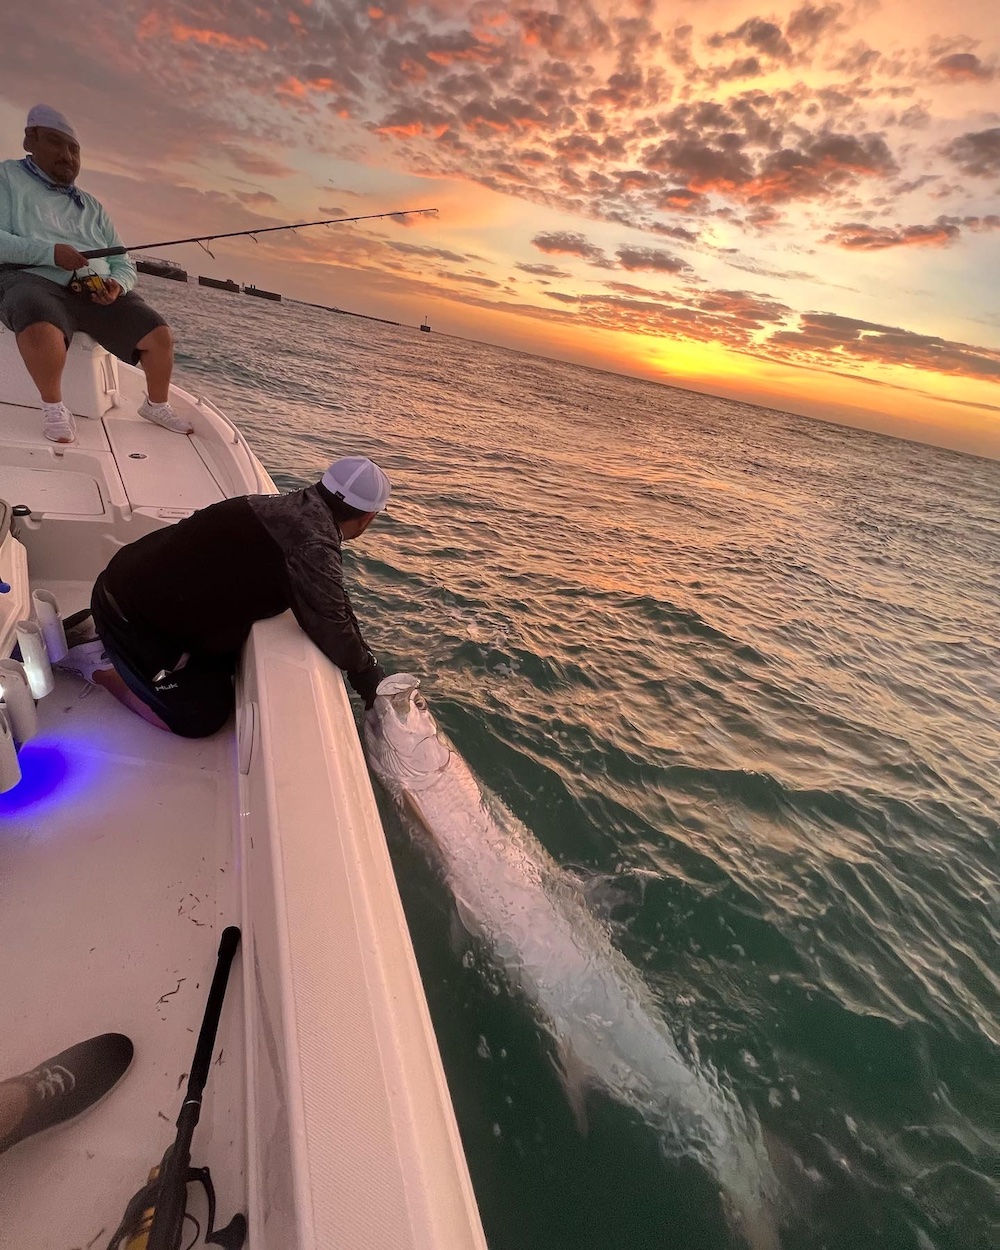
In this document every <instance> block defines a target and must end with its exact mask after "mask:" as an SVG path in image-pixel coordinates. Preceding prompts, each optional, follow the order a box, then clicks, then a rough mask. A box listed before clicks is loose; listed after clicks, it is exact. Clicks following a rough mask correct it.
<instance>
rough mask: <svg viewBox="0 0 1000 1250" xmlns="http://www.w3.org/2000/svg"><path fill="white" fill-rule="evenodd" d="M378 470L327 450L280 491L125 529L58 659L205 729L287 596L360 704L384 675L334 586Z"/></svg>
mask: <svg viewBox="0 0 1000 1250" xmlns="http://www.w3.org/2000/svg"><path fill="white" fill-rule="evenodd" d="M389 491H390V485H389V479H388V477H387V476H386V475H385V473H383V471H382V470H381V469H380V468H379V467H378V465H376V464H373V463H372V462H371V461H370V460H367V459H365V457H363V456H346V457H344V458H342V459H340V460H336V461H334V463H333V464H332V465H330V467H329V469H327V471H326V472H325V473H324V474H323V478H322V480H321V481H319V482H317V483H316V484H315V485H313V486H307V487H305V488H304V489H303V490H297V491H292V492H291V493H289V494H287V495H246V496H243V497H241V498H237V499H224V500H223V501H222V502H221V503H214V504H210V505H209V506H208V507H207V508H200V509H199V510H198V511H197V512H195V513H192V515H191V516H189V517H187V518H185V519H184V520H183V521H178V522H177V524H176V525H168V526H166V527H165V528H163V529H158V530H154V531H153V533H151V534H147V535H145V536H144V537H143V538H138V539H136V541H135V542H133V543H129V544H128V545H127V546H126V547H122V549H121V550H120V551H119V552H118V553H117V554H116V555H115V556H114V557H113V558H112V560H111V563H110V564H109V565H108V567H107V568H106V569H105V570H104V572H103V573H102V574H101V575H100V577H99V578H98V579H97V582H96V584H95V586H94V593H93V596H92V598H91V612H92V622H91V621H88V620H87V619H86V618H85V619H84V620H83V621H79V622H74V621H73V620H72V618H70V620H68V621H67V622H66V624H67V638H68V640H69V641H70V642H72V641H74V638H75V637H76V636H77V633H78V632H79V631H80V630H85V629H86V627H87V625H88V624H90V625H91V630H90V633H91V635H92V634H93V633H95V632H96V634H97V635H98V637H97V639H96V640H93V641H90V642H79V643H77V645H76V646H73V647H71V649H70V651H69V654H68V655H67V656H66V658H65V659H63V660H61V661H59V665H58V667H60V668H68V669H71V670H72V671H74V672H76V673H79V675H80V676H81V677H84V678H85V679H86V680H87V681H90V682H91V683H93V684H94V685H96V686H102V687H103V688H104V689H105V690H107V691H108V692H109V694H112V695H114V696H115V698H116V699H118V700H119V702H121V703H124V704H125V706H126V707H128V708H130V709H131V710H132V711H133V712H136V713H137V714H138V715H139V716H141V717H142V718H143V719H144V720H147V721H149V722H150V724H153V725H156V726H157V727H158V728H160V729H166V730H169V731H170V732H172V733H175V734H179V735H181V736H182V737H185V738H204V737H207V736H208V735H209V734H213V733H215V731H216V730H217V729H221V727H222V726H223V725H224V724H225V723H226V721H227V720H228V719H229V716H230V714H231V713H232V710H233V705H234V701H235V700H234V694H233V674H234V673H235V671H236V666H237V664H238V663H239V658H240V652H241V651H242V649H243V644H244V643H245V642H246V640H247V636H248V635H249V633H250V630H251V628H252V626H253V624H254V622H255V621H259V620H263V619H264V618H266V617H270V616H277V615H278V613H279V612H284V611H285V610H286V609H287V608H291V610H292V612H293V613H294V614H295V619H296V620H297V621H298V623H299V624H300V625H301V627H302V628H303V629H304V630H305V632H306V633H307V634H308V635H309V637H310V638H311V639H312V640H313V642H315V644H316V645H317V646H318V647H319V649H320V650H321V651H322V652H323V653H324V654H325V655H326V656H327V657H328V658H329V659H330V660H332V661H333V663H334V664H336V665H337V666H338V667H339V668H342V669H344V670H345V671H346V673H347V679H348V681H350V683H351V685H352V686H353V687H354V689H355V690H356V691H357V692H358V694H359V695H360V696H361V698H362V699H363V700H364V702H365V706H366V707H371V706H372V705H373V703H374V701H375V690H376V688H377V686H378V684H379V682H380V681H382V679H383V678H384V677H385V672H384V670H383V669H382V667H381V665H379V664H378V663H377V661H376V660H375V657H374V655H373V654H372V652H371V650H370V648H369V647H368V645H367V643H366V642H365V640H364V638H363V637H362V634H361V630H360V628H359V627H358V622H357V620H356V618H355V616H354V612H353V610H352V608H351V603H350V600H349V598H348V596H347V592H346V590H345V589H344V579H343V566H342V562H341V546H342V544H343V543H344V542H345V541H347V540H349V539H352V538H359V537H360V536H361V535H362V534H363V533H364V532H365V530H366V529H367V528H368V526H369V525H370V524H371V522H372V521H373V520H374V519H375V517H376V516H377V515H378V514H379V513H380V512H382V511H384V509H385V506H386V504H387V503H388V502H389Z"/></svg>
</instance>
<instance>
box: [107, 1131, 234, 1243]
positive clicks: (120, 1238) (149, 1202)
mask: <svg viewBox="0 0 1000 1250" xmlns="http://www.w3.org/2000/svg"><path fill="white" fill-rule="evenodd" d="M170 1149H173V1147H171V1148H170ZM170 1149H168V1151H167V1154H166V1155H164V1157H163V1163H161V1164H157V1166H156V1167H154V1168H152V1169H151V1170H150V1173H149V1180H148V1181H147V1182H146V1184H145V1185H143V1187H142V1189H140V1190H139V1191H138V1193H136V1194H133V1196H132V1198H131V1199H130V1200H129V1204H128V1206H127V1207H126V1208H125V1214H124V1215H123V1216H122V1222H121V1223H120V1224H119V1225H118V1228H117V1229H116V1230H115V1235H114V1236H113V1237H112V1238H111V1240H110V1241H109V1242H108V1248H107V1250H119V1248H120V1250H154V1248H153V1247H151V1245H150V1241H149V1234H150V1231H151V1230H152V1227H153V1213H154V1212H155V1210H156V1204H157V1203H158V1202H159V1201H161V1192H160V1187H161V1184H160V1183H161V1177H162V1175H163V1173H164V1172H165V1171H166V1165H167V1156H169V1154H170ZM192 1181H193V1182H195V1183H196V1184H198V1185H200V1186H201V1187H202V1189H204V1191H205V1197H206V1198H207V1199H208V1228H207V1230H206V1232H205V1244H206V1245H210V1246H221V1247H222V1250H242V1246H243V1245H244V1243H245V1242H246V1238H247V1220H246V1216H245V1215H243V1214H242V1213H237V1214H236V1215H234V1216H233V1218H232V1219H231V1220H230V1221H229V1223H228V1224H227V1225H226V1226H225V1228H219V1229H217V1228H216V1227H215V1186H214V1185H213V1184H212V1177H211V1174H210V1173H209V1170H208V1168H193V1167H189V1168H188V1169H187V1177H186V1180H185V1187H186V1186H187V1185H190V1184H191V1183H192ZM184 1218H185V1219H186V1220H191V1221H192V1222H193V1224H194V1226H195V1239H196V1240H197V1238H198V1236H199V1235H200V1233H201V1227H200V1225H199V1223H198V1221H197V1220H196V1219H195V1217H194V1216H193V1215H191V1214H188V1213H185V1216H184ZM180 1244H181V1243H180V1241H178V1242H177V1245H176V1246H171V1247H169V1250H179V1247H180Z"/></svg>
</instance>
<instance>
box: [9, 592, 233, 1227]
mask: <svg viewBox="0 0 1000 1250" xmlns="http://www.w3.org/2000/svg"><path fill="white" fill-rule="evenodd" d="M65 589H66V590H67V591H69V590H70V588H68V587H67V588H65ZM38 710H39V719H40V732H39V734H38V736H37V737H36V738H35V739H34V740H33V741H32V742H31V743H29V744H28V745H27V746H26V747H25V748H24V749H23V751H22V755H21V763H22V770H23V773H24V780H23V781H22V783H21V785H19V786H18V787H17V788H16V790H14V791H12V792H10V793H9V794H6V795H0V949H2V950H3V952H4V961H3V964H4V973H3V984H2V986H0V994H2V999H3V1005H4V1011H3V1019H2V1022H0V1079H2V1078H3V1077H6V1076H9V1075H15V1074H17V1073H20V1072H22V1071H25V1070H27V1069H29V1068H31V1067H33V1066H34V1065H36V1064H37V1063H39V1062H40V1061H42V1060H44V1059H47V1058H48V1057H50V1056H52V1055H54V1054H56V1053H57V1052H59V1051H61V1050H63V1049H64V1048H65V1047H67V1046H69V1045H72V1044H73V1043H75V1042H78V1041H82V1040H83V1039H84V1038H87V1037H90V1036H93V1035H95V1034H99V1033H103V1032H122V1033H125V1034H127V1035H128V1036H129V1037H130V1038H131V1039H132V1041H133V1042H134V1044H135V1058H134V1060H133V1064H132V1067H131V1068H130V1070H129V1072H128V1073H127V1074H126V1076H125V1078H124V1079H123V1080H122V1081H121V1082H120V1084H119V1085H118V1086H117V1087H116V1088H115V1089H114V1090H112V1092H111V1093H110V1095H109V1096H108V1097H107V1098H106V1099H105V1100H104V1101H103V1102H102V1103H100V1104H99V1105H98V1106H97V1107H95V1108H94V1109H93V1110H91V1111H88V1112H86V1113H85V1114H84V1115H82V1116H80V1117H79V1118H78V1119H77V1120H75V1121H72V1122H71V1123H69V1124H67V1125H65V1126H60V1127H57V1128H55V1129H53V1130H51V1131H50V1132H48V1133H45V1134H42V1135H41V1136H39V1137H37V1138H34V1139H29V1140H28V1141H25V1142H24V1143H22V1144H20V1145H18V1146H16V1147H14V1148H13V1149H12V1150H10V1151H9V1152H7V1153H6V1154H4V1155H2V1156H0V1245H2V1246H3V1247H5V1248H7V1247H9V1248H10V1250H14V1248H17V1250H22V1248H23V1250H28V1248H29V1247H30V1248H31V1250H50V1248H51V1250H71V1248H72V1247H81V1248H82V1247H86V1246H89V1245H90V1244H91V1243H92V1242H93V1245H95V1246H104V1245H106V1244H107V1239H108V1238H109V1237H110V1236H111V1234H112V1232H113V1231H114V1229H115V1227H116V1226H117V1223H118V1220H119V1219H120V1218H121V1215H122V1213H123V1211H124V1207H125V1204H126V1202H127V1201H128V1199H129V1197H130V1196H131V1195H132V1193H133V1192H134V1191H135V1190H136V1189H138V1188H139V1187H140V1186H141V1184H142V1183H143V1182H144V1180H145V1178H146V1175H147V1172H148V1169H149V1167H150V1166H151V1165H152V1164H154V1163H156V1162H158V1161H159V1159H160V1157H161V1155H162V1153H163V1151H164V1149H165V1148H166V1146H167V1145H168V1144H169V1142H170V1141H171V1140H172V1137H173V1125H174V1121H175V1120H176V1117H177V1113H178V1110H179V1108H180V1103H181V1098H182V1096H183V1085H182V1084H181V1078H182V1076H183V1075H184V1074H186V1073H187V1072H188V1070H189V1068H190V1063H191V1058H192V1056H193V1053H194V1045H195V1040H196V1037H197V1032H198V1028H199V1026H200V1022H201V1015H202V1012H203V1010H204V1004H205V997H206V994H207V991H208V984H209V982H210V980H211V974H212V971H213V968H214V964H215V955H216V951H217V948H218V942H219V935H220V933H221V931H222V929H223V928H224V927H225V925H226V924H227V923H230V922H231V921H232V920H233V919H234V918H236V917H238V892H239V885H238V869H237V866H236V865H235V864H234V863H233V841H234V831H233V819H234V793H235V782H234V773H235V745H234V742H233V733H232V728H231V727H230V728H228V729H226V730H223V731H222V732H221V733H219V734H217V735H216V736H215V737H213V738H210V739H206V740H202V741H187V740H184V739H178V738H174V737H172V736H171V735H169V734H165V733H162V732H161V731H159V730H157V729H154V728H153V727H152V726H149V725H146V724H145V723H144V722H143V721H141V720H140V719H139V718H138V717H136V716H134V715H133V714H132V713H130V712H128V711H127V710H126V709H124V708H122V707H120V706H119V705H118V704H117V703H116V702H115V701H114V700H113V699H112V698H111V697H110V696H109V695H107V694H106V692H104V691H103V690H99V689H97V688H95V687H90V686H87V685H85V684H84V682H83V681H82V680H80V679H79V678H77V677H75V676H71V675H68V674H60V675H58V677H57V684H56V689H55V691H54V692H53V693H52V694H51V695H49V696H48V697H47V698H45V699H43V700H42V701H41V703H40V704H39V708H38ZM241 1020H242V1006H241V994H240V977H239V974H238V971H237V970H234V974H233V976H232V978H231V981H230V988H229V994H228V997H227V1001H226V1010H225V1012H224V1016H223V1025H222V1028H221V1030H220V1033H219V1039H218V1042H217V1045H216V1061H215V1062H214V1063H213V1067H212V1070H211V1076H210V1078H209V1084H208V1089H207V1092H206V1098H205V1104H204V1112H203V1116H202V1123H201V1125H200V1126H199V1129H198V1131H197V1133H196V1137H195V1162H196V1163H208V1164H210V1165H211V1167H212V1172H213V1175H214V1177H215V1179H216V1183H217V1187H218V1189H219V1200H220V1213H222V1212H225V1213H226V1214H225V1216H224V1219H223V1222H224V1221H225V1219H228V1217H229V1215H231V1214H232V1212H233V1211H234V1210H235V1209H236V1208H237V1207H240V1206H242V1205H243V1204H244V1203H245V1197H244V1193H243V1177H242V1166H243V1165H242V1159H243V1157H244V1153H245V1143H244V1141H243V1117H244V1111H243V1107H244V1097H243V1082H244V1073H243V1060H242V1052H243V1043H242V1037H241V1029H242V1024H241ZM102 1230H104V1231H103V1233H102ZM191 1231H192V1232H193V1229H192V1230H191ZM99 1233H100V1234H101V1236H98V1234H99ZM95 1238H96V1240H94V1239H95Z"/></svg>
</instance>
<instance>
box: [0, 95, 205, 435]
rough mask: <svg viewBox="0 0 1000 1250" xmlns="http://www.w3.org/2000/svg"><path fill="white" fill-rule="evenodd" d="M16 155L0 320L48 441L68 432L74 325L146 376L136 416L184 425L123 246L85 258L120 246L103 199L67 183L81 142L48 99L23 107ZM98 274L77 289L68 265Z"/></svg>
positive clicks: (5, 207)
mask: <svg viewBox="0 0 1000 1250" xmlns="http://www.w3.org/2000/svg"><path fill="white" fill-rule="evenodd" d="M24 150H25V152H27V154H28V155H27V156H26V157H23V158H22V159H21V160H9V161H0V321H2V322H3V323H4V325H5V326H6V327H7V328H8V329H9V330H13V331H14V333H15V334H16V335H17V346H18V350H19V351H20V353H21V358H22V359H23V360H24V363H25V366H26V367H27V370H28V372H29V373H30V374H31V379H32V381H33V382H34V383H35V385H36V386H37V387H38V393H39V395H40V397H41V401H42V412H43V414H44V415H43V431H44V433H45V437H46V438H47V439H50V440H51V441H52V442H54V443H71V442H72V441H73V440H74V439H75V438H76V421H75V420H74V418H73V414H72V413H71V412H70V410H69V409H68V408H67V407H66V405H65V404H64V403H63V401H62V375H63V368H64V367H65V364H66V351H67V349H68V347H69V344H70V340H71V339H72V337H73V334H74V331H76V330H80V331H82V332H83V333H84V334H89V335H90V337H91V338H93V339H96V341H97V342H98V343H100V345H101V346H102V347H104V348H106V349H107V350H108V351H109V352H112V353H113V354H114V355H115V356H117V357H118V358H119V359H120V360H124V361H126V362H127V363H128V364H132V365H134V364H138V365H141V366H142V370H143V372H144V373H145V375H146V388H147V395H146V399H145V400H144V402H143V404H142V407H141V408H140V409H139V415H140V416H142V417H145V418H146V420H147V421H152V422H154V423H155V424H156V425H162V426H163V427H164V428H165V429H168V430H172V431H173V432H174V433H176V434H190V433H191V430H192V426H191V424H190V423H189V422H188V421H186V420H185V419H184V418H183V417H181V416H179V415H178V414H177V413H176V412H175V411H174V410H173V408H172V407H171V406H170V403H169V402H168V395H169V388H170V375H171V373H172V371H173V363H174V343H173V337H172V335H171V333H170V329H169V327H168V326H167V323H166V322H165V321H164V319H163V318H162V317H161V316H160V314H159V313H158V312H156V311H155V310H154V309H152V308H150V307H149V305H148V304H147V303H146V302H145V301H144V300H143V299H141V298H140V297H139V296H138V295H137V294H136V293H135V291H134V290H133V289H132V288H133V287H134V286H135V283H136V269H135V266H134V265H133V264H132V261H131V260H130V259H129V258H128V256H127V255H124V256H110V257H107V258H101V259H95V260H88V259H87V258H86V257H85V256H83V255H81V253H82V252H85V251H92V250H97V249H99V248H105V247H121V245H122V241H121V239H120V238H119V236H118V232H117V230H115V228H114V226H113V225H112V222H111V218H110V217H109V216H108V214H107V212H106V211H105V209H104V206H103V205H102V204H101V203H100V202H99V201H98V200H96V199H95V198H94V197H93V196H92V195H90V194H89V193H88V192H87V191H81V190H80V189H79V187H77V185H76V177H77V175H78V174H79V172H80V143H79V140H78V139H77V135H76V131H75V130H74V129H73V127H72V126H71V125H70V123H69V122H68V121H67V120H66V118H65V117H63V115H62V114H61V113H59V112H57V111H56V110H55V109H54V108H50V107H49V106H48V105H47V104H36V105H35V107H34V108H33V109H31V111H30V112H29V113H28V120H27V125H26V126H25V130H24ZM80 273H86V274H97V275H98V276H99V277H100V278H101V279H102V281H101V282H100V283H97V284H96V287H97V289H95V290H93V291H91V290H88V289H85V290H84V291H83V292H82V293H80V294H76V293H74V291H73V290H72V289H71V287H70V283H71V282H72V281H73V276H74V274H80Z"/></svg>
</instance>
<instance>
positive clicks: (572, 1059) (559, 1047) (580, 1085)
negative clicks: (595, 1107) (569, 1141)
mask: <svg viewBox="0 0 1000 1250" xmlns="http://www.w3.org/2000/svg"><path fill="white" fill-rule="evenodd" d="M556 1072H557V1073H558V1075H559V1083H560V1084H561V1085H562V1087H563V1092H564V1093H565V1095H566V1101H567V1102H568V1103H569V1109H570V1111H571V1112H572V1113H573V1123H574V1124H575V1125H576V1128H577V1132H578V1133H579V1134H580V1136H581V1137H586V1136H587V1134H588V1132H589V1131H590V1124H589V1122H588V1120H587V1072H586V1068H585V1067H584V1065H583V1064H582V1063H581V1062H580V1060H579V1058H578V1057H577V1054H576V1051H574V1049H573V1047H572V1046H571V1045H570V1043H569V1042H567V1041H564V1040H563V1039H561V1038H560V1039H557V1041H556Z"/></svg>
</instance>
